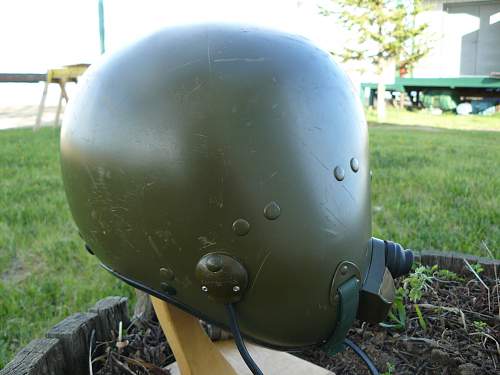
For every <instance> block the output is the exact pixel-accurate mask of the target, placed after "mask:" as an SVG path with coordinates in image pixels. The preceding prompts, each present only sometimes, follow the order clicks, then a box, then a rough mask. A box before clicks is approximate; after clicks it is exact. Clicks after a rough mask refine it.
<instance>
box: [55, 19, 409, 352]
mask: <svg viewBox="0 0 500 375" xmlns="http://www.w3.org/2000/svg"><path fill="white" fill-rule="evenodd" d="M79 86H80V89H79V93H78V95H77V96H75V98H74V100H72V102H70V105H69V106H68V110H67V112H66V114H65V118H64V123H63V127H62V134H61V163H62V172H63V178H64V185H65V189H66V194H67V198H68V201H69V205H70V208H71V212H72V214H73V217H74V220H75V222H76V224H77V226H78V228H79V230H80V233H81V235H82V237H83V238H84V240H85V241H86V243H87V246H88V248H89V249H91V252H92V253H94V254H95V255H96V256H97V257H98V258H99V259H100V261H101V262H102V264H103V265H104V267H105V268H106V269H107V270H109V271H110V272H112V273H113V274H114V275H116V276H118V277H119V278H121V279H123V280H124V281H126V282H128V283H129V284H131V285H133V286H134V287H136V288H139V289H142V290H145V291H147V292H149V293H151V294H152V295H155V296H157V297H159V298H162V299H164V300H166V301H168V302H170V303H173V304H175V305H176V306H178V307H180V308H181V309H183V310H185V311H187V312H189V313H191V314H193V315H195V316H197V317H199V318H201V319H204V320H207V321H209V322H213V323H215V324H218V325H221V326H223V327H224V326H226V327H227V326H228V325H229V318H228V315H227V313H226V309H225V305H227V304H234V309H235V310H236V312H237V314H238V317H239V322H240V327H241V331H242V332H243V334H244V335H245V336H246V337H248V338H251V339H253V340H255V341H257V342H260V343H262V344H264V345H267V346H270V347H275V348H282V349H294V348H302V347H307V346H311V345H316V344H326V345H327V346H328V347H329V348H333V349H332V350H336V349H335V348H338V345H339V343H341V342H342V340H343V339H344V337H345V334H346V332H347V330H348V329H349V327H350V326H351V324H352V322H353V320H354V319H355V318H356V316H357V317H358V318H360V319H363V320H367V321H374V322H376V321H380V320H382V319H384V317H385V314H386V313H387V311H388V309H389V307H390V305H391V303H392V300H393V298H394V284H393V277H396V276H399V275H401V274H404V273H406V272H408V271H409V268H410V266H411V262H412V256H411V252H409V251H405V250H403V248H402V247H401V246H399V245H397V244H394V243H392V242H388V241H382V240H378V239H374V238H372V237H371V214H370V210H371V208H370V169H369V163H368V134H367V127H366V122H365V119H364V115H363V111H362V108H361V106H360V104H359V103H358V99H357V95H356V93H355V92H354V90H353V88H352V86H351V84H350V82H349V80H348V78H347V77H346V75H345V74H344V73H343V72H342V71H341V69H340V68H339V67H338V66H337V65H336V64H335V63H334V62H333V61H332V59H331V57H330V56H329V54H328V53H326V52H324V51H322V50H320V49H319V48H317V47H315V46H314V45H313V44H311V43H310V42H309V41H307V40H305V39H303V38H301V37H297V36H293V35H288V34H285V33H281V32H277V31H269V30H263V29H259V28H253V27H242V26H234V25H195V26H182V27H175V28H169V29H165V30H163V31H160V32H158V33H156V34H154V35H152V36H149V37H147V38H145V39H143V40H141V41H139V42H136V43H135V44H133V45H131V46H129V47H128V48H125V49H124V50H121V51H119V52H117V53H114V54H112V55H110V56H108V57H106V58H105V59H104V60H103V61H102V62H101V63H100V64H97V65H94V66H92V67H91V68H90V69H89V70H88V72H87V73H86V74H85V76H84V79H83V80H82V82H81V83H80V84H79Z"/></svg>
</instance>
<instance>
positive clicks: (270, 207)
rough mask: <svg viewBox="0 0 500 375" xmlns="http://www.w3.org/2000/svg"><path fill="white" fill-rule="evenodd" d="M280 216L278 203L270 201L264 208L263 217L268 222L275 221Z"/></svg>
mask: <svg viewBox="0 0 500 375" xmlns="http://www.w3.org/2000/svg"><path fill="white" fill-rule="evenodd" d="M280 214H281V208H280V206H279V205H278V203H276V202H274V201H272V202H269V203H268V204H267V205H266V207H264V216H265V217H266V218H267V219H269V220H276V219H277V218H278V217H279V216H280Z"/></svg>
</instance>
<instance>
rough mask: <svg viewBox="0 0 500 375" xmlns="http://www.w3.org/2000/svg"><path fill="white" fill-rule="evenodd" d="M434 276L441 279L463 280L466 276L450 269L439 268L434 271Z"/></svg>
mask: <svg viewBox="0 0 500 375" xmlns="http://www.w3.org/2000/svg"><path fill="white" fill-rule="evenodd" d="M434 276H435V277H437V278H438V279H440V280H448V281H463V280H464V278H463V277H460V276H458V275H457V274H456V273H455V272H453V271H449V270H443V269H440V270H437V271H436V272H435V273H434Z"/></svg>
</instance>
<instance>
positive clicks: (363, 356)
mask: <svg viewBox="0 0 500 375" xmlns="http://www.w3.org/2000/svg"><path fill="white" fill-rule="evenodd" d="M344 344H346V345H347V346H348V347H349V348H351V349H352V351H353V352H354V353H356V354H357V355H358V356H359V357H360V358H361V359H362V360H363V361H364V362H365V363H366V365H367V366H368V370H370V373H371V374H372V375H380V373H379V372H378V370H377V368H376V367H375V365H374V364H373V362H372V360H371V359H370V357H368V354H366V353H365V352H364V351H363V349H361V348H360V347H359V346H358V345H356V344H355V343H354V342H352V341H351V340H349V339H347V338H346V339H345V340H344Z"/></svg>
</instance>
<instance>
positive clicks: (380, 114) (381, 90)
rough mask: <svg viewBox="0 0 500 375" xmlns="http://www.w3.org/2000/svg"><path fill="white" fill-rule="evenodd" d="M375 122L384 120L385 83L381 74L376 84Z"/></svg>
mask: <svg viewBox="0 0 500 375" xmlns="http://www.w3.org/2000/svg"><path fill="white" fill-rule="evenodd" d="M377 120H378V121H379V122H382V121H384V120H385V83H384V81H383V76H382V74H380V75H379V80H378V84H377Z"/></svg>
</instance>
